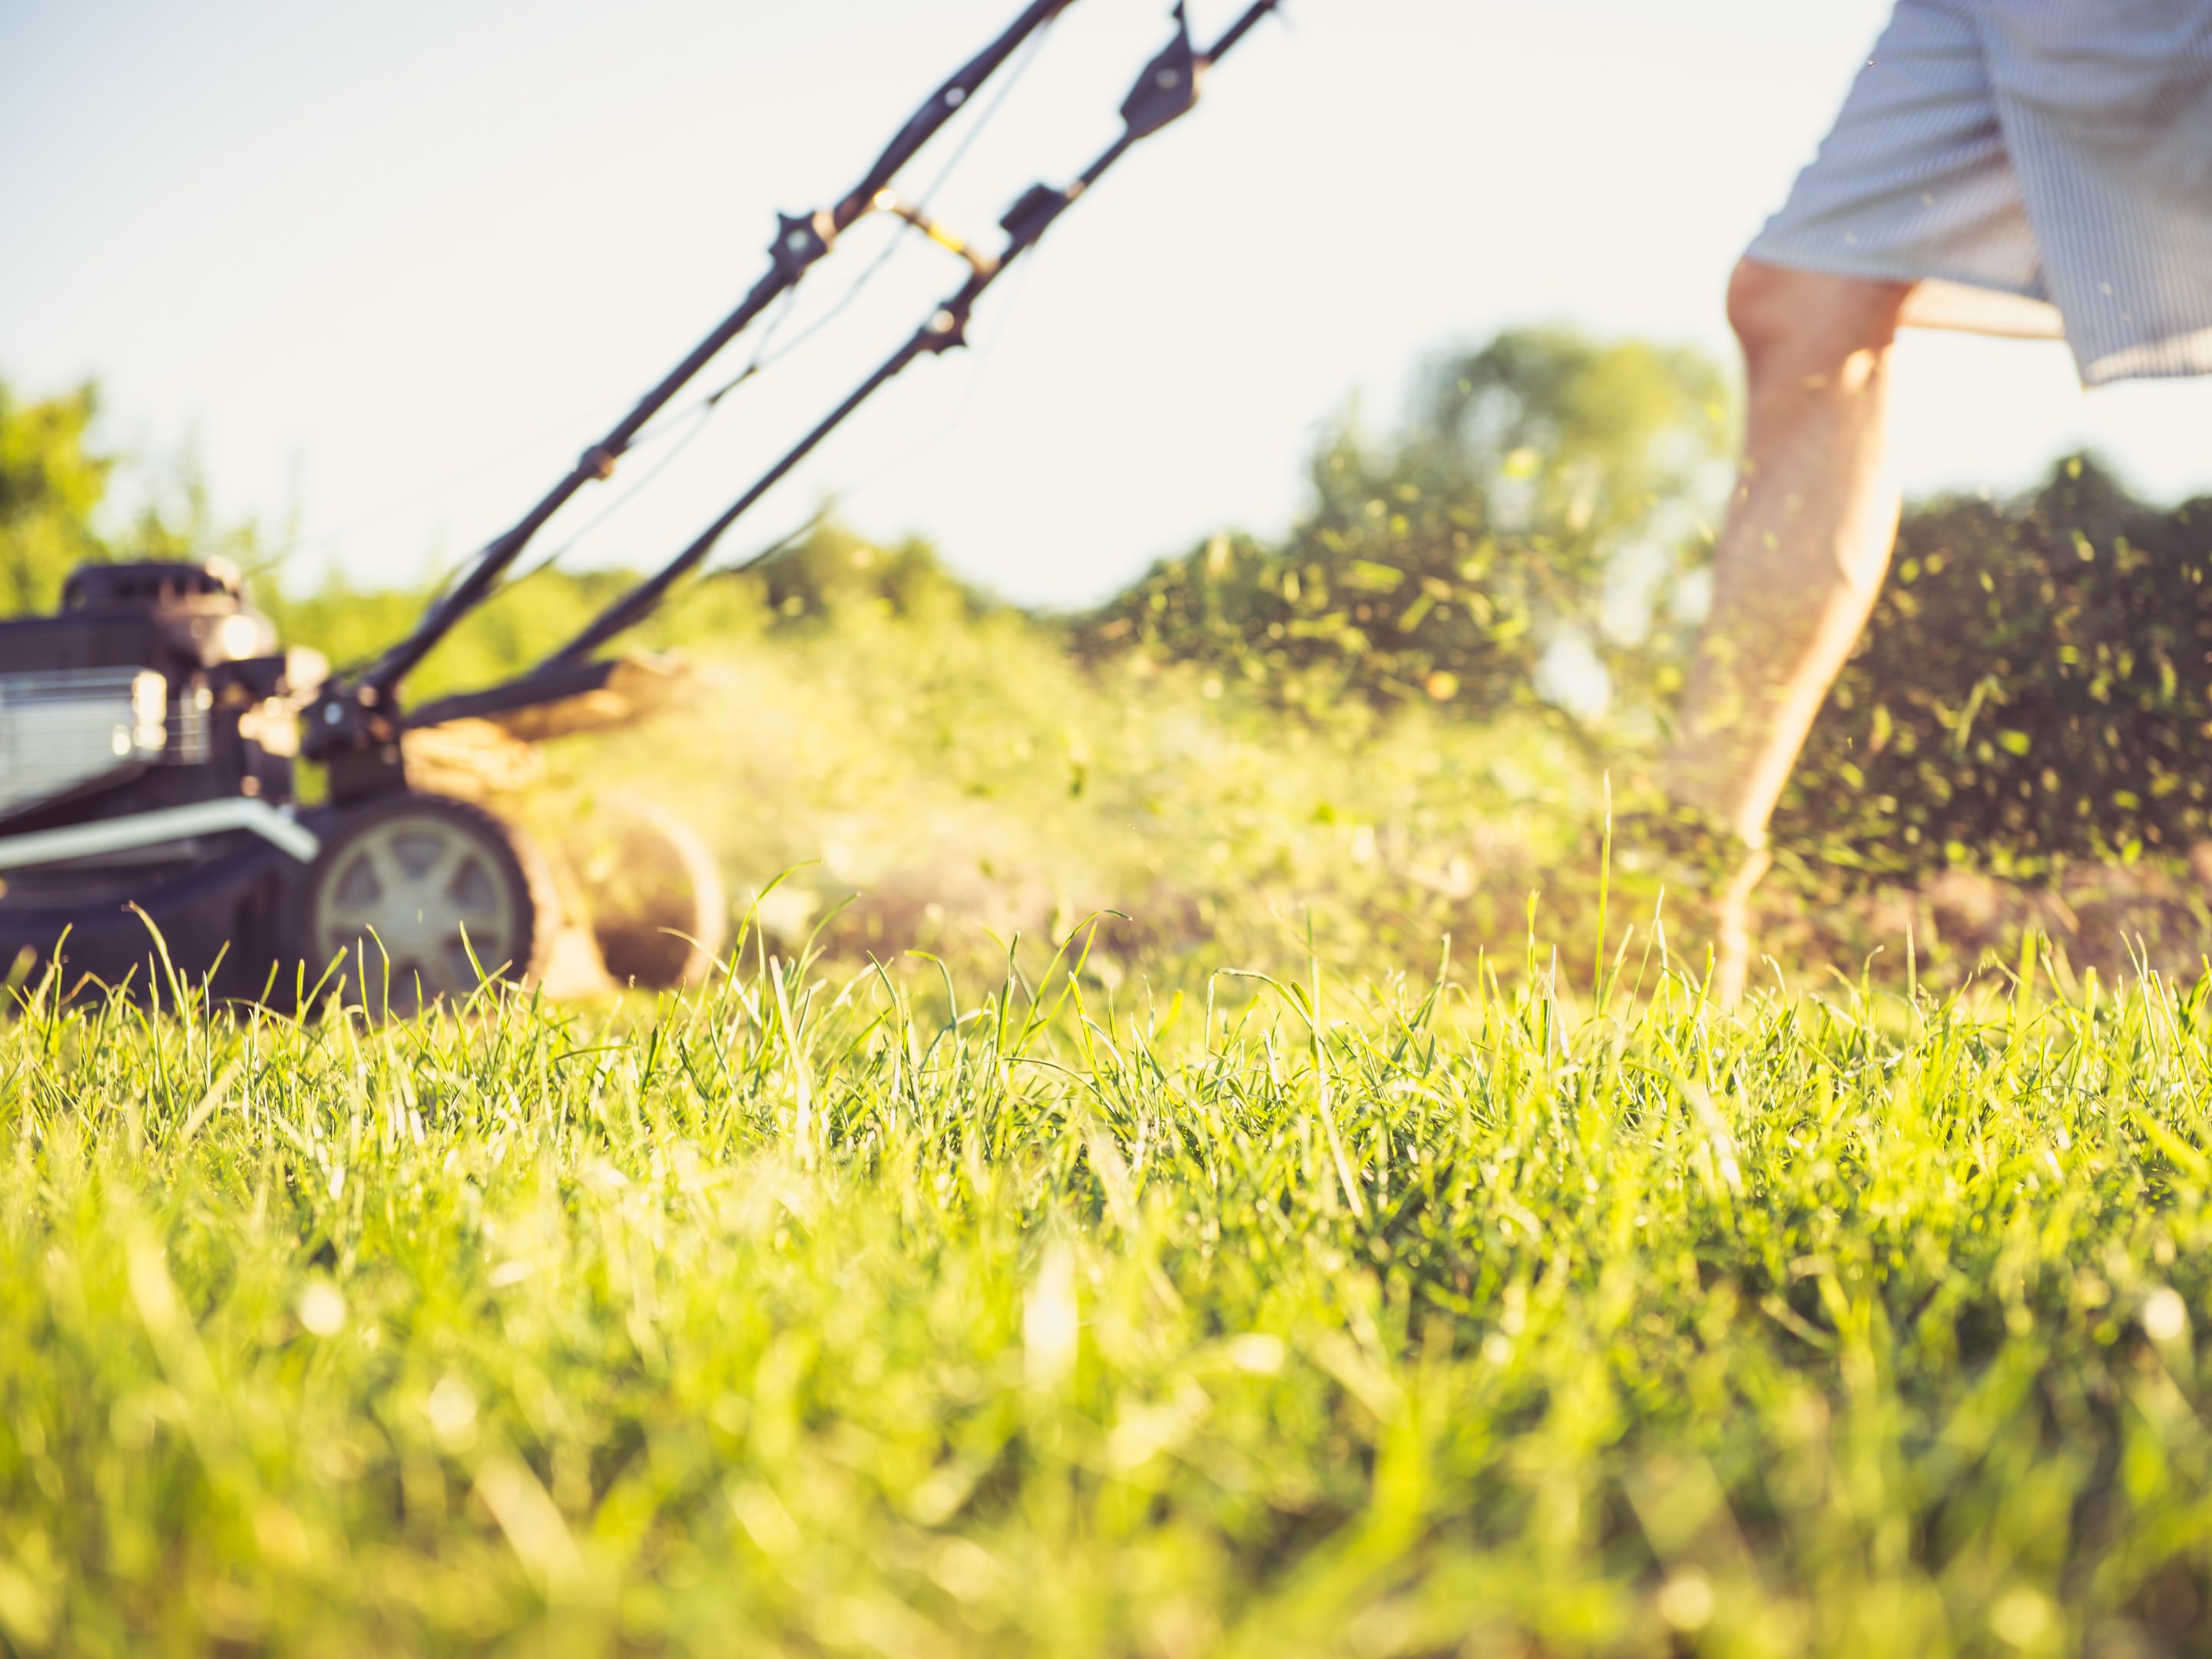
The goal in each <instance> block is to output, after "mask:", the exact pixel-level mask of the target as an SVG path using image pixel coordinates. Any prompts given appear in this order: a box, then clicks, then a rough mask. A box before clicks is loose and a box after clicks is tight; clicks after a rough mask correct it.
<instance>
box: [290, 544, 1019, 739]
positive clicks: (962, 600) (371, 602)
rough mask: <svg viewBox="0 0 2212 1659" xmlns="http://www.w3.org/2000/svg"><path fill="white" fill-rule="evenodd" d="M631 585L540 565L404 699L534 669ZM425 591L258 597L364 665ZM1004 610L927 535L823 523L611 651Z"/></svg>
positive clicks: (419, 677) (319, 646)
mask: <svg viewBox="0 0 2212 1659" xmlns="http://www.w3.org/2000/svg"><path fill="white" fill-rule="evenodd" d="M635 580H637V575H636V573H635V572H632V571H627V570H605V569H602V570H581V571H568V570H563V569H559V568H539V569H538V570H536V571H535V572H532V573H531V574H527V575H526V577H524V578H522V579H520V580H513V581H511V582H509V583H508V584H507V586H506V588H504V589H503V590H502V591H501V592H500V593H499V594H498V596H497V597H495V599H493V600H492V602H491V603H490V604H489V605H486V606H484V607H483V609H481V610H479V611H476V612H474V613H473V614H471V616H470V617H468V618H467V619H466V620H465V622H463V623H462V624H461V625H460V627H459V628H458V629H455V630H454V632H453V634H452V635H450V636H449V637H448V639H447V641H446V642H445V643H444V644H442V645H441V646H440V647H439V648H438V649H437V651H436V652H435V653H433V654H432V655H431V657H430V658H429V659H428V661H427V662H426V664H425V665H424V666H423V667H422V669H421V670H420V671H417V672H416V674H415V675H414V676H413V677H412V678H410V680H409V682H408V690H409V692H410V696H414V697H415V698H416V699H417V700H420V699H422V698H424V697H428V696H436V695H439V694H441V693H444V692H447V691H453V690H465V689H473V688H476V687H478V686H483V685H488V684H494V683H495V682H497V681H500V680H503V679H506V678H509V677H511V676H513V675H515V674H519V673H520V672H522V671H524V670H525V669H527V668H531V667H533V666H535V665H537V664H538V663H540V662H542V661H544V659H546V658H547V657H548V656H550V654H551V653H553V652H555V651H556V650H557V649H558V648H559V647H562V646H563V645H565V644H567V643H568V641H569V640H571V639H573V638H574V637H575V635H577V634H578V633H579V632H580V631H581V629H583V627H584V625H585V624H586V623H588V622H590V621H591V620H592V617H594V616H596V615H597V614H598V613H599V611H600V610H602V609H603V608H604V607H605V605H608V604H609V603H610V602H611V601H612V600H613V599H615V598H616V597H617V595H619V594H620V593H621V592H623V590H624V589H626V588H628V587H629V585H630V584H631V583H632V582H634V581H635ZM259 599H260V603H261V604H262V605H263V606H264V609H266V610H267V611H270V614H271V615H272V616H273V617H276V621H277V623H278V625H279V627H280V629H282V631H283V635H284V636H285V638H286V639H287V640H288V641H290V642H291V643H294V644H296V645H303V646H307V647H312V648H313V649H315V650H318V651H320V652H322V653H324V654H325V656H327V657H329V658H330V659H331V661H332V662H334V663H337V664H338V665H352V664H359V663H363V662H366V661H368V659H371V658H373V657H374V656H375V655H376V654H377V653H379V652H380V651H381V650H382V649H383V648H384V647H386V646H388V645H390V644H392V642H393V641H397V640H398V639H400V638H401V637H403V636H404V635H405V634H406V633H407V631H408V630H409V629H411V628H412V627H413V626H414V625H415V623H416V619H417V618H419V617H421V616H422V611H423V610H424V608H425V607H426V606H427V605H428V603H429V600H430V599H431V592H430V591H429V590H423V589H394V588H383V589H369V590H367V591H362V590H359V589H356V588H355V587H353V586H351V585H350V584H349V583H348V582H347V581H346V580H345V579H344V577H343V574H337V575H334V576H333V577H331V579H330V580H327V581H325V583H324V584H323V586H321V587H320V588H319V589H318V590H317V591H316V592H313V593H310V594H305V595H300V596H296V597H295V596H293V595H289V594H287V593H285V592H283V590H282V589H281V588H279V587H277V586H276V584H274V583H265V584H264V585H263V586H262V589H261V590H260V593H259ZM1002 609H1004V607H1002V606H999V605H995V604H994V602H993V601H991V600H990V599H987V597H986V596H984V595H982V594H981V593H979V592H976V591H975V590H974V589H972V588H970V587H969V586H966V585H965V584H963V583H962V582H961V581H960V580H958V579H957V577H955V576H953V575H952V574H951V573H950V572H949V571H947V570H946V569H945V566H944V563H943V562H942V561H941V560H940V559H939V556H938V555H937V551H936V550H935V549H934V548H933V547H932V546H931V545H930V544H928V543H927V542H926V541H923V540H921V538H908V539H907V540H905V541H903V542H902V543H899V544H896V545H895V546H891V547H884V545H882V544H879V543H877V542H873V541H871V540H869V539H868V538H866V537H863V536H861V535H859V534H858V533H856V532H854V531H852V530H849V529H848V528H847V527H845V526H842V525H840V524H838V523H836V522H835V521H829V520H825V521H823V522H821V523H818V524H816V525H815V526H811V528H810V529H809V530H808V531H807V532H806V533H805V535H804V536H803V537H801V538H799V540H798V541H796V542H795V543H794V544H793V545H792V546H791V548H790V549H789V550H787V551H786V552H785V553H783V554H781V556H778V557H777V558H776V559H775V561H773V562H770V563H769V564H766V565H763V566H762V567H761V568H758V569H757V570H753V571H749V572H745V573H744V574H708V576H707V577H705V578H704V579H702V580H699V581H697V582H695V583H693V584H692V585H691V586H688V587H686V588H684V590H683V591H682V592H680V593H679V594H678V596H677V597H676V598H675V599H673V600H672V601H671V603H670V604H669V605H666V606H665V607H664V608H663V609H662V610H661V611H659V612H658V613H657V614H656V615H655V616H654V617H652V618H650V619H649V620H648V621H647V623H644V624H643V625H642V626H641V627H640V628H638V629H635V631H634V632H632V633H630V634H629V635H624V636H623V639H622V640H621V641H619V642H618V645H617V648H625V647H632V648H641V649H665V648H668V647H674V646H696V645H702V644H716V645H720V646H722V647H728V646H731V645H732V644H738V643H742V642H744V641H750V640H754V639H757V638H758V637H759V636H760V635H763V633H764V632H781V633H803V632H805V630H806V629H810V628H815V627H818V626H820V625H821V624H823V623H824V622H825V621H828V620H830V619H834V618H836V617H842V616H846V615H855V614H861V613H878V614H883V615H888V616H894V617H913V618H916V619H926V620H932V621H942V622H945V623H961V622H963V621H967V620H971V619H975V618H980V617H984V616H987V615H989V614H992V613H993V612H994V611H1000V610H1002Z"/></svg>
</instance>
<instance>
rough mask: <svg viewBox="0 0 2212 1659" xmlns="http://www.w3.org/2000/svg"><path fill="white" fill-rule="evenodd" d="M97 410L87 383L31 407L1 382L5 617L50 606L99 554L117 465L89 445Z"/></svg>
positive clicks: (0, 613)
mask: <svg viewBox="0 0 2212 1659" xmlns="http://www.w3.org/2000/svg"><path fill="white" fill-rule="evenodd" d="M98 406H99V405H98V399H97V397H96V395H95V393H94V391H93V388H92V387H91V386H80V387H78V388H77V389H76V391H75V392H65V393H63V394H61V395H60V396H58V397H53V398H44V399H41V400H40V401H38V402H35V403H25V402H23V401H22V400H21V398H18V397H17V396H16V395H15V393H13V392H10V391H9V388H8V385H7V382H5V381H4V380H0V617H4V616H11V615H14V614H15V613H17V612H19V611H43V610H46V609H49V608H51V607H52V605H54V603H55V602H56V601H57V600H58V599H60V598H61V592H62V580H63V578H64V577H65V576H66V575H68V574H69V573H70V570H71V569H73V568H75V567H76V566H77V565H78V564H81V563H82V562H84V561H86V560H88V559H93V558H98V557H99V556H100V555H101V552H102V547H101V544H100V539H99V538H98V537H97V536H95V535H94V532H93V528H92V518H93V513H94V510H95V509H96V508H97V507H99V505H100V498H101V496H102V495H105V494H106V489H107V478H108V473H109V471H110V469H111V468H112V465H113V461H112V459H111V458H109V457H106V456H103V455H98V454H94V453H90V452H89V451H88V449H87V447H86V441H87V440H86V433H87V429H88V428H89V427H90V426H91V424H92V420H93V416H94V412H95V410H97V408H98Z"/></svg>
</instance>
